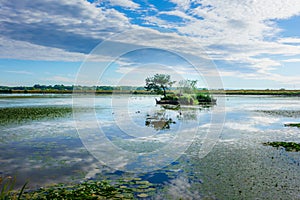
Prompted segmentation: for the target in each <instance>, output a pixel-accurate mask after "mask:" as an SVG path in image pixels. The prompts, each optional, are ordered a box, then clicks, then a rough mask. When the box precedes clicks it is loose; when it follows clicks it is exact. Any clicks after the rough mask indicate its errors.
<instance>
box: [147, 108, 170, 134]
mask: <svg viewBox="0 0 300 200" xmlns="http://www.w3.org/2000/svg"><path fill="white" fill-rule="evenodd" d="M171 124H176V122H175V121H173V119H172V118H168V116H167V114H166V112H164V111H160V112H156V113H154V115H152V116H151V115H149V114H148V115H147V117H146V121H145V125H146V126H148V127H152V128H154V129H155V130H164V129H170V125H171Z"/></svg>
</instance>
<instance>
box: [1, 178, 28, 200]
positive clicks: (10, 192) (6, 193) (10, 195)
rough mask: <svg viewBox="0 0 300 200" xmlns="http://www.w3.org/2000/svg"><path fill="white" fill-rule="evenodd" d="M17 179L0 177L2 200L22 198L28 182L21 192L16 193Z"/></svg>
mask: <svg viewBox="0 0 300 200" xmlns="http://www.w3.org/2000/svg"><path fill="white" fill-rule="evenodd" d="M15 184H16V178H15V177H14V178H13V177H11V176H7V177H4V178H3V177H0V200H15V199H17V200H19V199H21V198H22V195H23V193H24V190H25V188H26V185H27V184H28V182H26V183H25V184H24V185H23V187H22V188H21V190H20V191H15V190H14V187H15Z"/></svg>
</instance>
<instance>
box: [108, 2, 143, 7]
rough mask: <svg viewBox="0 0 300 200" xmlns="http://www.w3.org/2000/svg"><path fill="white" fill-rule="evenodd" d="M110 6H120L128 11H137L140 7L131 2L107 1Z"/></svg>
mask: <svg viewBox="0 0 300 200" xmlns="http://www.w3.org/2000/svg"><path fill="white" fill-rule="evenodd" d="M109 2H110V4H111V5H114V6H122V7H125V8H130V9H138V8H139V7H140V6H139V4H137V3H135V2H133V1H131V0H109Z"/></svg>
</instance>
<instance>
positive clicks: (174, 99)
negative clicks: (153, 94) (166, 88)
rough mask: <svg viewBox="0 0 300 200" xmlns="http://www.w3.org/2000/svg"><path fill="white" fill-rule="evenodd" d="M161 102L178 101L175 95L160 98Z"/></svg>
mask: <svg viewBox="0 0 300 200" xmlns="http://www.w3.org/2000/svg"><path fill="white" fill-rule="evenodd" d="M161 100H172V101H178V96H176V95H175V94H173V93H172V94H168V95H166V96H165V97H162V98H161Z"/></svg>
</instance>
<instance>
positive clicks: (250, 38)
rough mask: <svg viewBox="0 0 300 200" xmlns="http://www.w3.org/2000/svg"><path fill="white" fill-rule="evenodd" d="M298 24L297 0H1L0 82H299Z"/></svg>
mask: <svg viewBox="0 0 300 200" xmlns="http://www.w3.org/2000/svg"><path fill="white" fill-rule="evenodd" d="M299 24H300V1H294V0H276V1H272V0H265V1H252V0H244V1H239V0H230V1H229V0H225V1H224V0H161V1H157V0H73V1H62V0H35V1H32V0H22V1H19V0H10V1H5V0H0V46H1V48H0V85H9V86H15V85H26V86H31V85H34V84H37V83H38V84H46V85H50V84H51V85H54V84H65V85H72V84H86V85H94V84H100V85H142V84H143V82H144V79H145V78H146V77H148V76H151V75H153V74H155V73H169V74H171V76H172V77H173V79H174V80H180V79H197V80H199V86H200V87H201V86H203V87H209V88H215V87H217V88H219V87H224V88H236V89H239V88H254V89H266V88H269V89H278V88H288V89H294V88H295V89H300V78H299V74H300V67H299V66H300V29H299ZM83 68H86V69H89V70H83ZM81 73H86V74H81ZM212 80H215V82H216V84H214V83H213V81H212ZM220 80H222V83H220Z"/></svg>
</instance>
